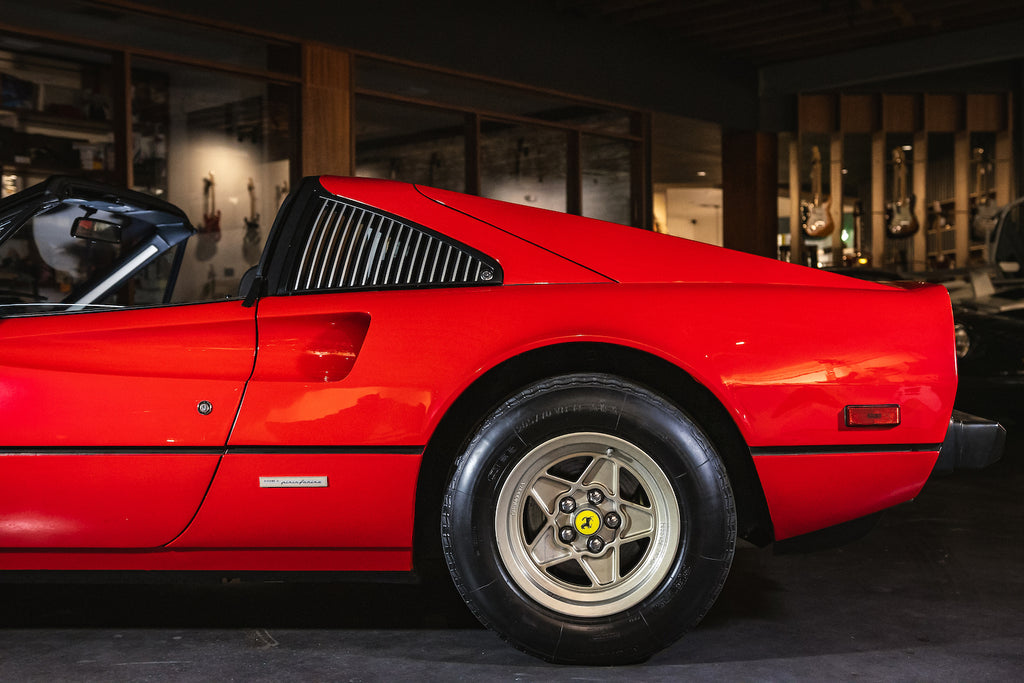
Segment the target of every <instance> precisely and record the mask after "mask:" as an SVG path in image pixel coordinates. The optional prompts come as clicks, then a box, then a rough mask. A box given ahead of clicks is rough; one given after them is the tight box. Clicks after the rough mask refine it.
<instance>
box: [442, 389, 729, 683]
mask: <svg viewBox="0 0 1024 683" xmlns="http://www.w3.org/2000/svg"><path fill="white" fill-rule="evenodd" d="M735 518H736V515H735V507H734V504H733V498H732V492H731V489H730V487H729V482H728V479H727V477H726V474H725V468H724V466H723V465H722V463H721V460H720V459H719V456H718V455H717V453H716V452H715V450H714V448H713V447H712V446H711V444H710V442H709V441H708V439H707V437H706V436H705V435H704V434H703V432H701V430H700V429H699V428H698V427H697V425H696V424H694V423H693V422H692V421H691V420H690V419H689V418H688V417H687V416H686V415H685V414H684V413H683V412H681V411H680V410H678V409H677V408H675V407H674V406H672V405H671V404H669V403H668V402H666V401H665V400H663V399H662V398H660V397H659V396H657V395H655V394H653V393H652V392H649V391H647V390H646V389H643V388H641V387H639V386H636V385H634V384H631V383H629V382H625V381H623V380H620V379H617V378H614V377H611V376H608V375H596V374H587V375H568V376H564V377H558V378H553V379H550V380H545V381H543V382H540V383H537V384H535V385H533V386H531V387H529V388H527V389H525V390H524V391H522V392H520V393H519V394H517V395H516V396H515V397H513V398H512V399H510V400H509V401H508V402H507V403H506V404H505V405H504V406H502V407H501V408H500V409H499V410H498V411H497V412H496V413H495V414H494V415H493V416H491V417H490V418H489V419H488V420H487V421H486V422H485V423H484V425H483V426H482V427H481V428H480V430H479V432H478V433H477V434H476V436H475V437H474V439H473V440H472V442H471V443H470V445H469V446H468V448H467V449H466V451H465V453H463V454H462V455H461V456H460V458H459V460H458V462H457V466H456V470H455V473H454V475H453V476H452V479H451V480H450V482H449V486H448V489H447V492H446V495H445V501H444V506H443V510H442V540H443V544H444V550H445V558H446V561H447V563H448V567H449V570H450V572H451V574H452V577H453V579H454V580H455V583H456V586H457V587H458V589H459V591H460V593H461V594H462V597H463V598H464V599H465V600H466V603H467V604H468V605H469V607H470V608H471V609H472V610H473V612H474V613H475V614H476V615H477V617H478V618H479V619H480V620H481V621H482V622H483V623H485V624H486V625H488V626H490V627H491V628H493V629H494V630H496V631H497V632H498V633H499V634H501V635H502V636H503V637H505V638H506V639H508V640H509V641H510V642H512V643H513V644H514V645H516V646H517V647H519V648H521V649H523V650H525V651H527V652H529V653H531V654H534V655H537V656H540V657H543V658H545V659H548V660H551V661H557V662H566V663H580V664H617V663H626V662H633V661H641V660H643V659H646V658H647V657H649V656H650V655H651V654H653V653H654V652H656V651H657V650H659V649H661V648H662V647H664V646H666V645H667V644H669V643H671V642H673V641H674V640H675V639H676V638H678V637H679V636H680V635H681V634H682V633H683V632H684V631H685V630H686V629H688V628H689V627H691V626H692V625H693V624H695V623H696V622H697V621H699V619H700V618H701V617H702V616H703V615H704V613H705V612H706V611H707V609H708V608H709V607H710V606H711V604H712V603H713V602H714V599H715V597H716V596H717V595H718V592H719V590H720V589H721V586H722V584H723V583H724V581H725V577H726V575H727V573H728V570H729V566H730V564H731V561H732V555H733V549H734V546H735V538H736V523H735Z"/></svg>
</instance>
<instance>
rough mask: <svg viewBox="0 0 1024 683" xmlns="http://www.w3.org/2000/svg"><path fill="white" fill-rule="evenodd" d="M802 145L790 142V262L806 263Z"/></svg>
mask: <svg viewBox="0 0 1024 683" xmlns="http://www.w3.org/2000/svg"><path fill="white" fill-rule="evenodd" d="M800 223H801V216H800V143H799V142H798V141H797V139H796V138H794V139H792V140H790V142H789V260H790V261H791V262H793V263H803V262H804V231H803V228H802V227H801V225H800Z"/></svg>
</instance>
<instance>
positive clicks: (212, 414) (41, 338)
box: [0, 301, 256, 548]
mask: <svg viewBox="0 0 1024 683" xmlns="http://www.w3.org/2000/svg"><path fill="white" fill-rule="evenodd" d="M255 343H256V335H255V322H254V314H253V309H251V308H244V307H242V305H241V303H240V302H237V301H231V302H217V303H208V304H197V305H188V306H169V307H162V308H146V309H131V310H117V311H108V312H102V313H79V314H62V315H52V316H40V317H26V318H6V319H2V320H0V411H2V414H3V416H4V427H3V429H2V430H0V481H2V482H3V485H2V486H0V547H133V548H135V547H156V546H159V545H163V544H166V543H168V542H169V541H170V540H172V539H173V538H174V537H175V536H176V535H177V534H178V533H180V532H181V530H182V529H184V527H185V525H186V524H187V523H188V521H189V520H190V519H191V518H192V516H193V515H194V514H195V512H196V510H197V509H198V507H199V504H200V503H201V502H202V498H203V495H204V494H205V492H206V489H207V487H208V486H209V483H210V480H211V478H212V476H213V472H214V470H215V468H216V462H217V460H218V458H219V454H220V453H222V452H223V449H224V445H225V443H226V441H227V437H228V433H229V431H230V429H231V425H232V423H233V421H234V418H235V415H236V413H237V409H238V404H239V401H240V400H241V395H242V390H243V388H244V385H245V381H246V379H247V378H248V376H249V374H250V373H251V371H252V364H253V356H254V353H255ZM201 404H202V408H203V409H202V410H201V409H200V407H201ZM207 405H208V407H209V408H210V409H209V410H206V407H207Z"/></svg>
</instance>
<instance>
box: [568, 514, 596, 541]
mask: <svg viewBox="0 0 1024 683" xmlns="http://www.w3.org/2000/svg"><path fill="white" fill-rule="evenodd" d="M572 524H573V526H574V527H576V531H578V532H579V533H581V534H583V535H584V536H590V535H591V534H596V533H597V532H598V530H600V528H601V515H599V514H597V513H596V512H594V511H593V510H580V511H579V512H577V513H576V516H575V517H573V519H572Z"/></svg>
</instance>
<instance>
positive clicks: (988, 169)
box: [971, 147, 999, 242]
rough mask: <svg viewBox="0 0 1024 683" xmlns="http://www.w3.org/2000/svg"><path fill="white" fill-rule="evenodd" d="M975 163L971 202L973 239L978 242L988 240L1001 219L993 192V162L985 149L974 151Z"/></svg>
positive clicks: (973, 158) (978, 148) (973, 160)
mask: <svg viewBox="0 0 1024 683" xmlns="http://www.w3.org/2000/svg"><path fill="white" fill-rule="evenodd" d="M971 161H972V163H973V164H974V168H975V173H974V201H973V202H971V239H972V240H974V241H976V242H984V241H987V240H988V236H989V233H991V232H992V231H993V230H994V229H995V227H996V222H997V221H998V219H999V207H998V206H996V203H995V201H993V199H992V196H991V194H990V192H991V187H992V183H991V179H992V163H991V162H989V161H988V160H987V159H986V158H985V150H984V149H981V148H980V147H977V148H975V149H974V151H973V152H972V159H971Z"/></svg>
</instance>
